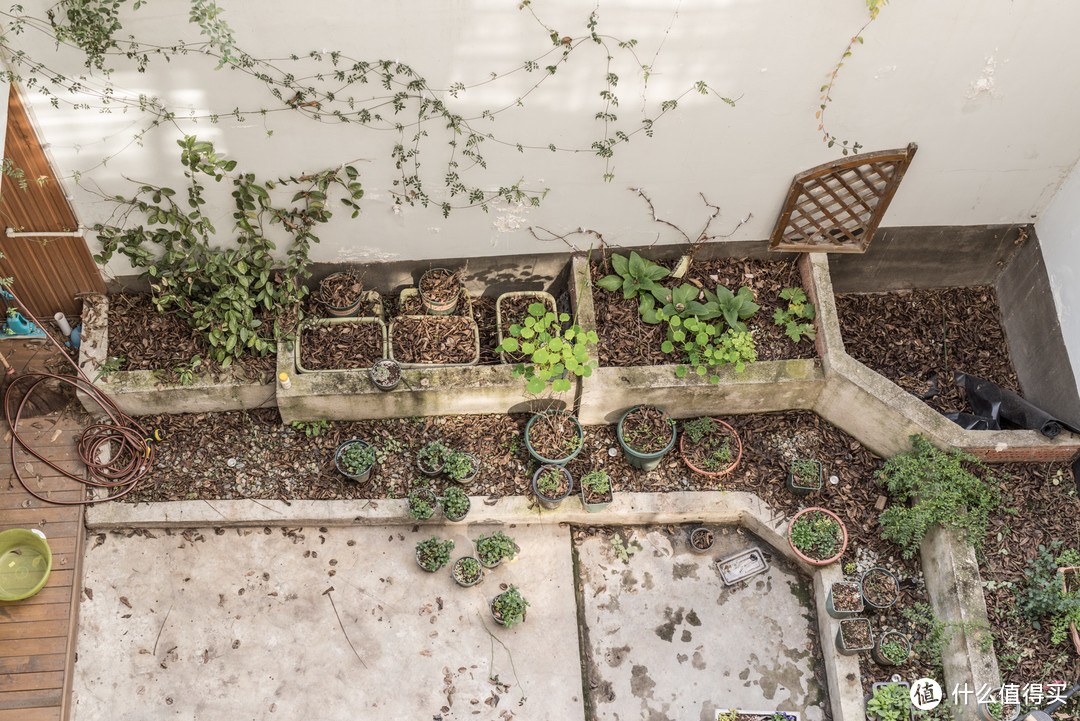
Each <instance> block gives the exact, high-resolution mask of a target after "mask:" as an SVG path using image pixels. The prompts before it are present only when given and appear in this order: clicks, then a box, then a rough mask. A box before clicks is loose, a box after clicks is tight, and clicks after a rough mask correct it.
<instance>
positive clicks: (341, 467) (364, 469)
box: [334, 439, 378, 483]
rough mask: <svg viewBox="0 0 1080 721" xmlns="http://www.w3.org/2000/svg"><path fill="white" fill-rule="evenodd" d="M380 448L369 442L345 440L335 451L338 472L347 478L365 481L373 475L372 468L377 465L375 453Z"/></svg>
mask: <svg viewBox="0 0 1080 721" xmlns="http://www.w3.org/2000/svg"><path fill="white" fill-rule="evenodd" d="M377 452H378V449H377V448H376V447H375V446H373V445H371V444H370V443H368V442H367V441H361V440H358V439H353V440H351V441H345V442H344V443H342V444H341V445H340V446H338V447H337V451H335V452H334V465H335V466H337V470H338V473H340V474H341V475H343V476H345V477H346V478H348V479H350V480H353V481H356V482H357V483H363V482H364V481H366V480H368V479H369V478H370V477H371V469H372V468H374V467H375V454H376V453H377Z"/></svg>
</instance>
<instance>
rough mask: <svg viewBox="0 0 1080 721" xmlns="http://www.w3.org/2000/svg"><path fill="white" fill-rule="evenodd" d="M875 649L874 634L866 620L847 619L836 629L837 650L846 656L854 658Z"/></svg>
mask: <svg viewBox="0 0 1080 721" xmlns="http://www.w3.org/2000/svg"><path fill="white" fill-rule="evenodd" d="M873 647H874V632H873V630H871V628H870V621H869V620H868V619H865V618H845V619H842V620H841V621H840V628H838V629H836V650H837V651H839V652H840V653H842V654H843V655H845V656H854V655H856V654H858V653H860V652H861V651H869V650H870V649H872V648H873Z"/></svg>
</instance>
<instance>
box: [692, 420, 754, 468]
mask: <svg viewBox="0 0 1080 721" xmlns="http://www.w3.org/2000/svg"><path fill="white" fill-rule="evenodd" d="M679 454H680V455H682V458H683V462H684V463H686V465H687V466H688V467H689V468H690V470H692V471H694V472H695V473H700V474H701V475H703V476H709V477H712V478H719V477H720V476H724V475H727V474H728V473H730V472H731V471H733V470H735V467H736V466H738V465H739V460H740V459H741V458H742V439H741V438H739V434H738V433H737V432H736V431H735V429H734V428H732V427H731V426H730V425H728V424H727V423H725V422H724V421H722V420H720V419H719V418H709V417H708V416H704V417H701V418H695V419H693V420H690V421H683V434H682V436H681V437H680V438H679Z"/></svg>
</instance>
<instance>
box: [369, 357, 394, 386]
mask: <svg viewBox="0 0 1080 721" xmlns="http://www.w3.org/2000/svg"><path fill="white" fill-rule="evenodd" d="M368 373H369V375H370V376H371V382H372V383H374V384H375V387H376V388H378V389H379V390H381V391H392V390H394V389H395V388H397V385H398V383H400V382H401V365H400V364H399V363H398V362H397V361H396V360H394V359H392V358H383V359H382V360H377V361H375V363H374V364H373V365H372V366H371V369H370V370H369V371H368Z"/></svg>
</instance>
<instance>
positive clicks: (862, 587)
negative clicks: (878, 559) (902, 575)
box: [859, 566, 900, 611]
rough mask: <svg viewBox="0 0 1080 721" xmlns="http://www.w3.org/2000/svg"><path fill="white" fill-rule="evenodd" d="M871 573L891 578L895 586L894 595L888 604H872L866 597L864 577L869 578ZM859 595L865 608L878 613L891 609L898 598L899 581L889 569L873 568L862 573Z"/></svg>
mask: <svg viewBox="0 0 1080 721" xmlns="http://www.w3.org/2000/svg"><path fill="white" fill-rule="evenodd" d="M871 573H883V574H885V575H887V576H889V578H891V579H892V580H893V583H894V584H895V585H896V595H895V596H893V597H892V600H891V601H889V602H888V603H885V604H877V603H874V602H873V601H871V600H870V599H869V598H867V597H866V589H865V586H866V577H867V576H869V575H870V574H871ZM859 594H860V595H861V596H862V599H863V603H865V604H866V607H867V608H872V609H874V610H876V611H880V610H883V609H886V608H892V607H893V606H894V605H895V604H896V601H897V599H898V598H900V580H899V579H898V578H897V577H896V575H895V574H894V573H893V572H892V571H890V570H889V569H887V568H881V567H880V566H874V567H873V568H871V569H870V570H868V571H867V572H866V573H864V574H863V575H862V577H861V578H860V579H859Z"/></svg>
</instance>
